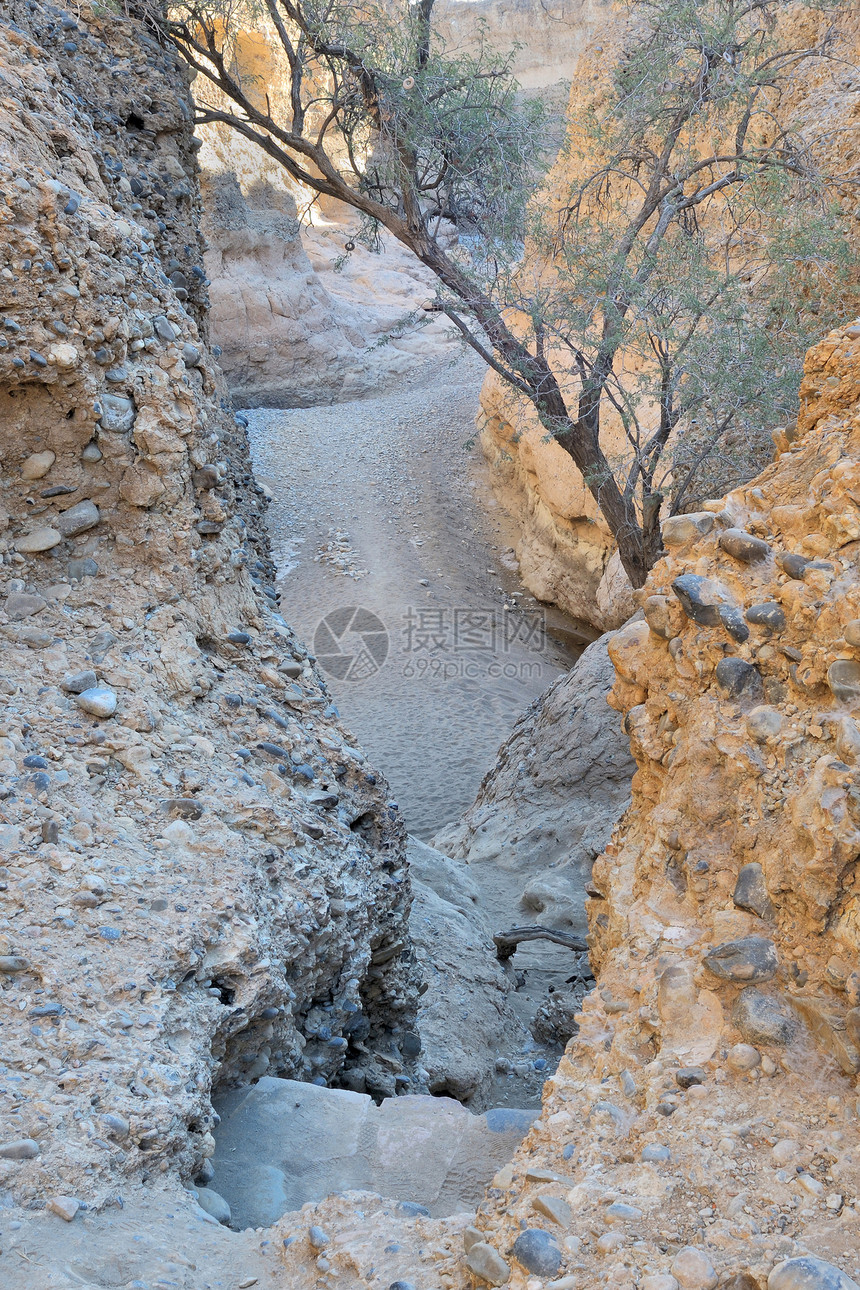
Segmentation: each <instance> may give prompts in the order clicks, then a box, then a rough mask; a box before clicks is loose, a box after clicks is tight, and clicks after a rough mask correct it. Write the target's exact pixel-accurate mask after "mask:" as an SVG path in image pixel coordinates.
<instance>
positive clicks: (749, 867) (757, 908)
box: [732, 709, 773, 918]
mask: <svg viewBox="0 0 860 1290" xmlns="http://www.w3.org/2000/svg"><path fill="white" fill-rule="evenodd" d="M758 710H759V711H760V709H758ZM732 900H733V901H734V902H735V904H736V905H737V907H738V909H746V910H747V911H748V912H749V913H751V914H757V915H758V917H759V918H773V905H772V904H771V901H770V896H769V894H768V890H767V886H766V884H765V880H764V870H763V869H762V867H761V865H760V864H757V863H755V862H753V863H752V864H745V865H742V866H741V868H740V870H739V872H738V877H737V882H736V883H735V890H734V893H733V895H732Z"/></svg>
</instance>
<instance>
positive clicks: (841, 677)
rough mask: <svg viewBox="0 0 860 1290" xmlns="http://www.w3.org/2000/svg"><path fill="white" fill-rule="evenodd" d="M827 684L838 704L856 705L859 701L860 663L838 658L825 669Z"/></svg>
mask: <svg viewBox="0 0 860 1290" xmlns="http://www.w3.org/2000/svg"><path fill="white" fill-rule="evenodd" d="M827 684H828V685H829V686H830V690H831V693H832V694H833V697H834V698H835V699H838V700H839V702H840V703H856V702H857V701H858V699H860V663H855V661H854V660H853V659H849V658H838V659H837V660H836V662H835V663H831V664H830V667H829V668H828V669H827Z"/></svg>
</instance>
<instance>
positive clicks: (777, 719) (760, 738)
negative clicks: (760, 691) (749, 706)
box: [746, 703, 782, 744]
mask: <svg viewBox="0 0 860 1290" xmlns="http://www.w3.org/2000/svg"><path fill="white" fill-rule="evenodd" d="M746 721H747V730H748V731H749V732H750V734H751V735H752V737H753V739H754V740H755V741H756V743H758V744H763V743H766V742H767V740H768V739H776V737H777V735H778V734H779V733H780V731H781V730H782V713H781V712H780V711H779V709H778V708H772V707H770V705H769V704H767V703H762V704H759V706H758V707H757V708H753V710H752V712H750V713H748V714H747V719H746Z"/></svg>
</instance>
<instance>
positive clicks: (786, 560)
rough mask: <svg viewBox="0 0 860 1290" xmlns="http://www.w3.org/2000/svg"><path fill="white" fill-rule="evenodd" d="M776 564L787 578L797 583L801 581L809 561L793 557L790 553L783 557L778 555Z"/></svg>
mask: <svg viewBox="0 0 860 1290" xmlns="http://www.w3.org/2000/svg"><path fill="white" fill-rule="evenodd" d="M776 562H777V564H778V565H779V567H780V568H781V569H782V571H783V572H784V573H787V574H788V576H789V578H794V579H795V581H797V582H800V581H802V579H803V575H804V573H805V572H806V570H807V569H808V568H809V565H810V561H809V560H807V559H806V558H805V557H804V556H802V555H794V554H793V553H792V552H790V551H789V552H787V553H786V554H785V555H778V556H777V558H776Z"/></svg>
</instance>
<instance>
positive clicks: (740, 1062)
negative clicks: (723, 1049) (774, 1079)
mask: <svg viewBox="0 0 860 1290" xmlns="http://www.w3.org/2000/svg"><path fill="white" fill-rule="evenodd" d="M760 1062H761V1053H760V1052H759V1051H758V1049H757V1048H753V1046H752V1044H734V1045H733V1046H732V1047H731V1048H730V1049H729V1054H728V1057H727V1058H726V1064H727V1065H728V1067H729V1069H730V1070H733V1071H751V1070H755V1068H756V1066H758V1065H759V1063H760Z"/></svg>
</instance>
